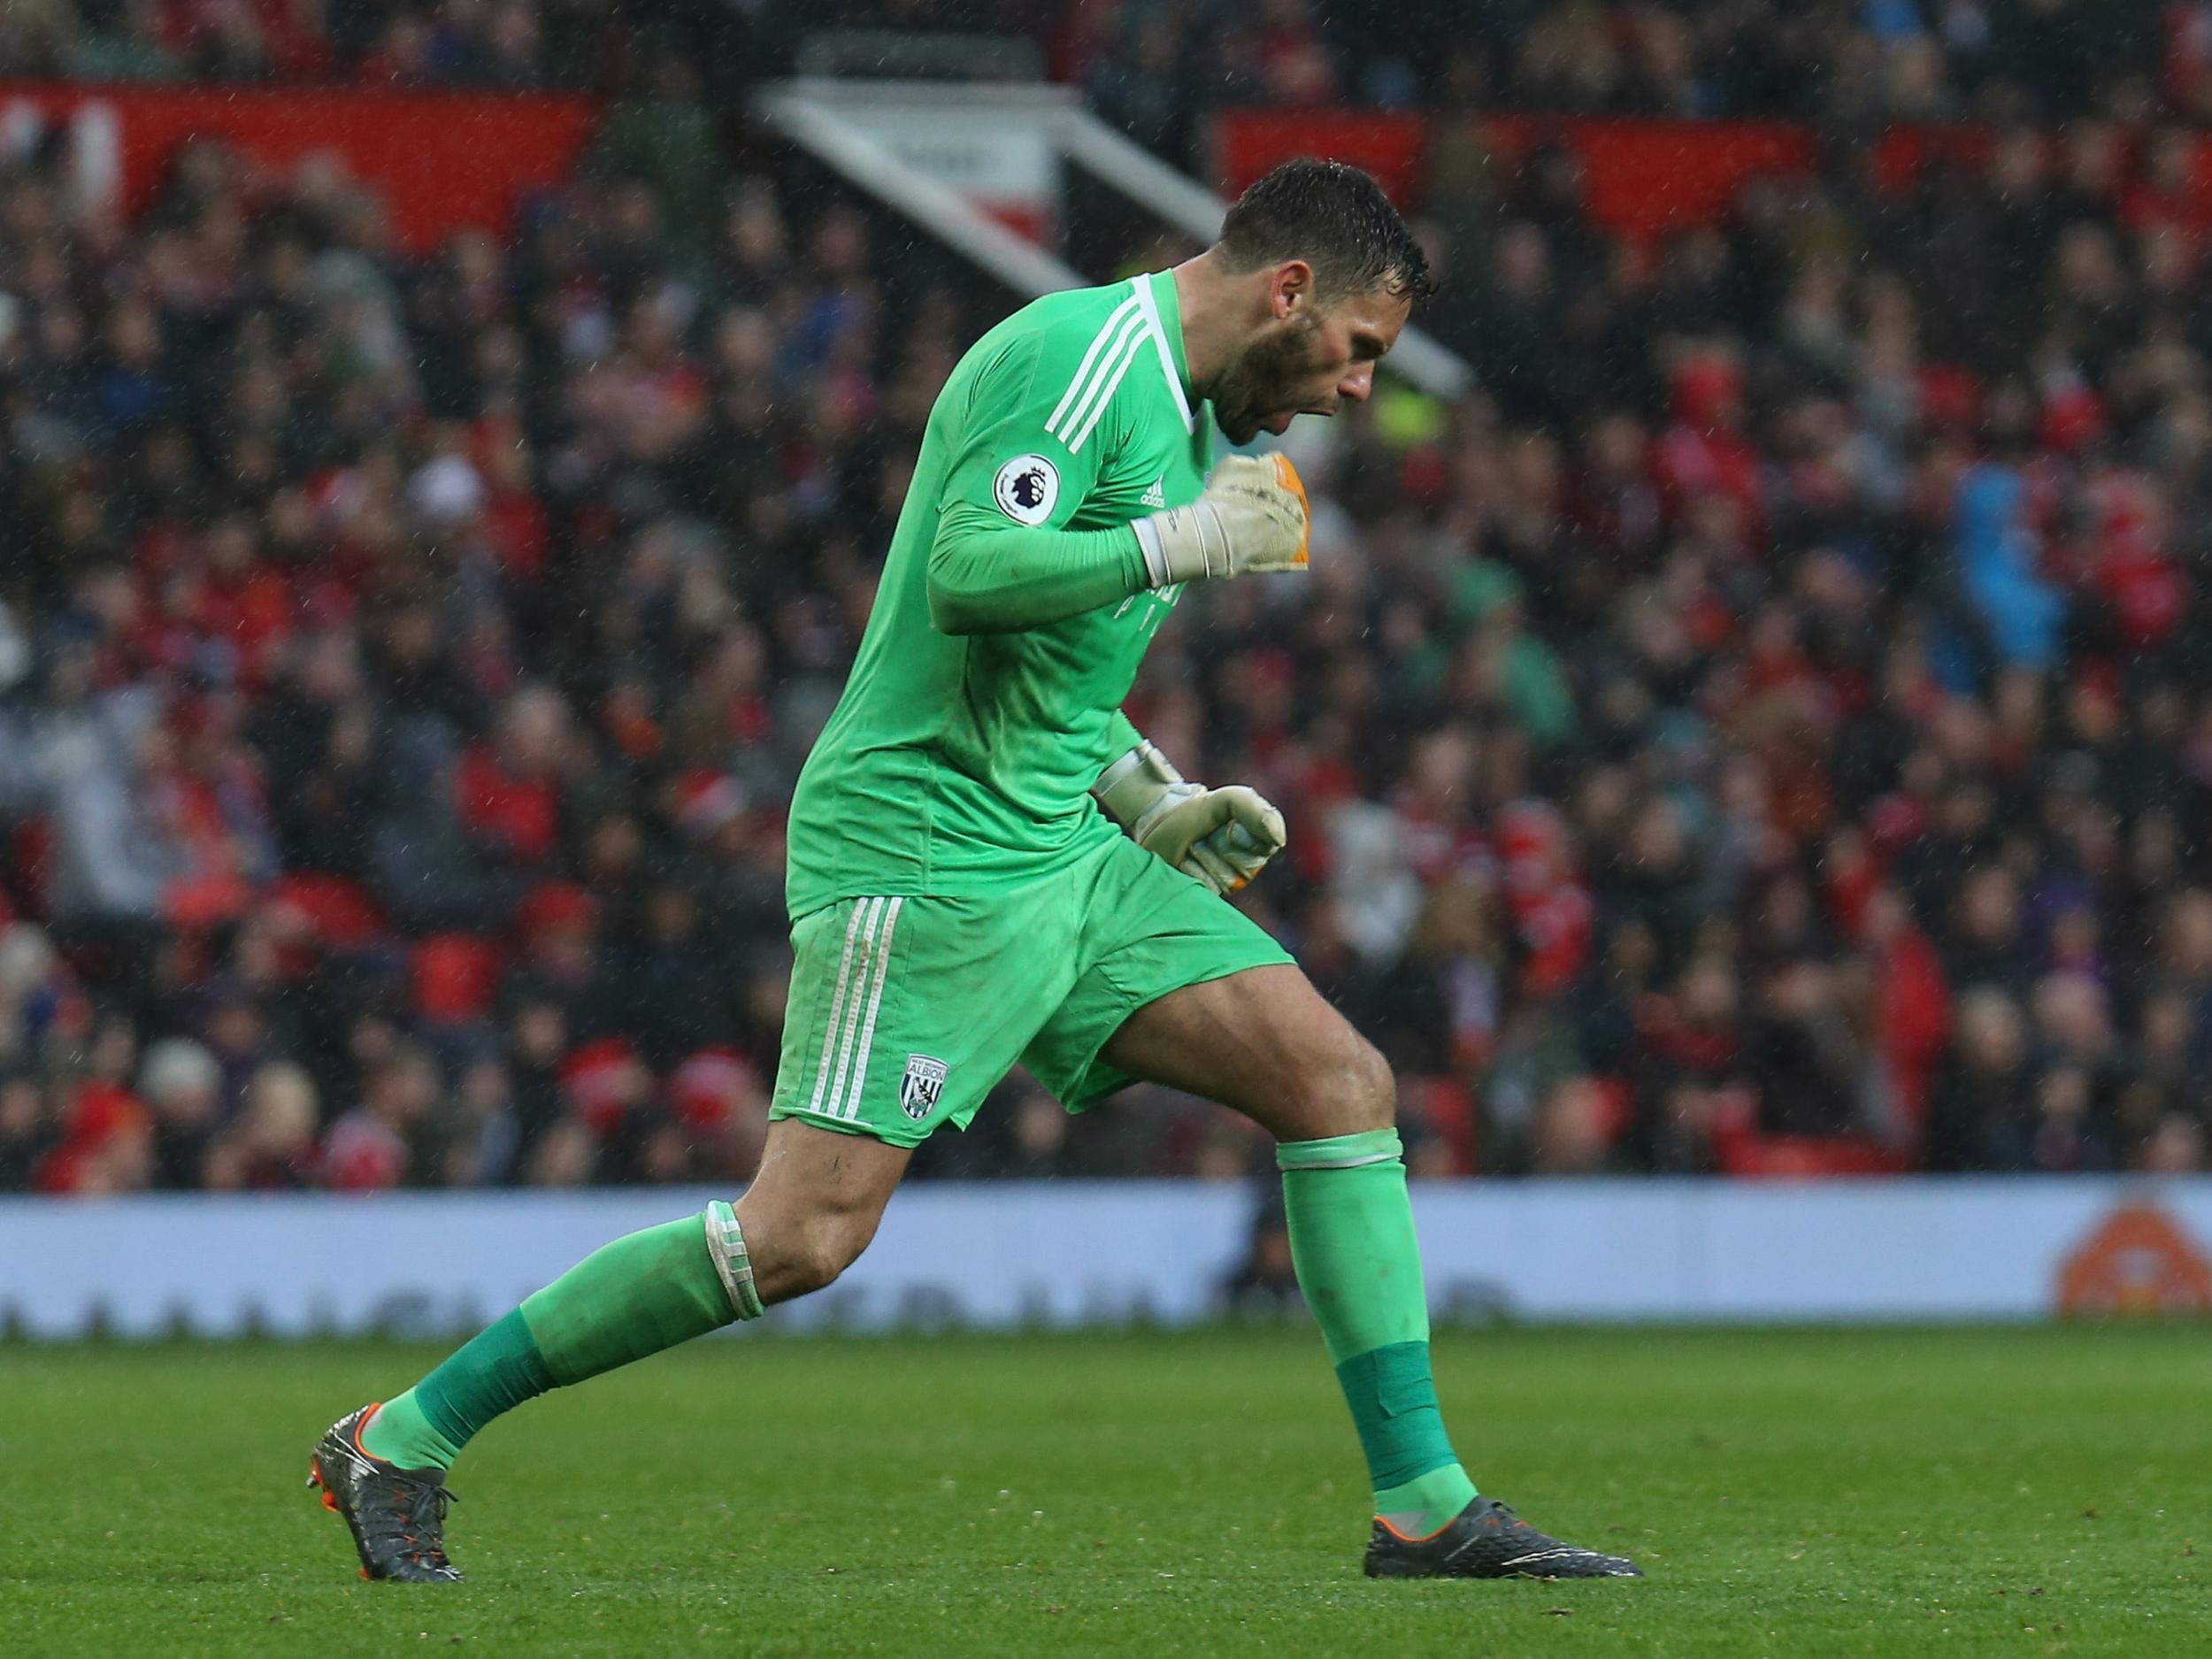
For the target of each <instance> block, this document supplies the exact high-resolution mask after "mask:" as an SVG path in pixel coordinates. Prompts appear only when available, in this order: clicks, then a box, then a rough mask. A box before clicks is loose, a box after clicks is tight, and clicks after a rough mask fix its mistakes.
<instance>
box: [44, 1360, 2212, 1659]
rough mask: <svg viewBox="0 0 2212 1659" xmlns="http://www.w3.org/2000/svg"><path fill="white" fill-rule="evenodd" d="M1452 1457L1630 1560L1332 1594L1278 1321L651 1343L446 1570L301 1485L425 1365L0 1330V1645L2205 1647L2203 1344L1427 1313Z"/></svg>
mask: <svg viewBox="0 0 2212 1659" xmlns="http://www.w3.org/2000/svg"><path fill="white" fill-rule="evenodd" d="M1437 1350H1438V1352H1437V1359H1438V1365H1437V1370H1438V1373H1439V1377H1440V1384H1441V1391H1442V1394H1443V1397H1444V1402H1445V1408H1446V1410H1447V1412H1448V1417H1449V1419H1450V1421H1451V1423H1452V1424H1453V1425H1454V1432H1455V1438H1456V1440H1457V1442H1458V1444H1459V1446H1460V1448H1461V1449H1462V1451H1463V1453H1464V1454H1465V1455H1466V1457H1467V1460H1468V1463H1469V1464H1470V1466H1471V1468H1472V1470H1473V1471H1474V1472H1475V1475H1476V1478H1477V1479H1478V1480H1479V1481H1481V1482H1482V1483H1483V1484H1484V1485H1485V1486H1486V1488H1487V1489H1492V1490H1494V1491H1496V1492H1497V1493H1498V1494H1500V1495H1501V1496H1503V1497H1505V1498H1507V1499H1509V1500H1510V1501H1512V1502H1516V1503H1517V1504H1518V1505H1519V1506H1520V1507H1521V1508H1522V1509H1523V1510H1524V1511H1525V1513H1527V1514H1528V1515H1530V1516H1531V1517H1532V1518H1533V1519H1535V1520H1536V1521H1537V1522H1538V1523H1539V1524H1540V1525H1544V1526H1547V1527H1548V1528H1551V1529H1552V1530H1555V1531H1557V1532H1563V1533H1564V1534H1565V1535H1566V1536H1568V1537H1570V1538H1572V1539H1576V1540H1584V1541H1587V1542H1589V1543H1592V1544H1595V1545H1601V1546H1602V1547H1604V1548H1609V1549H1619V1550H1624V1551H1626V1552H1628V1553H1630V1554H1632V1555H1636V1556H1637V1557H1639V1558H1640V1560H1641V1561H1642V1563H1643V1564H1644V1567H1645V1570H1646V1571H1647V1573H1648V1574H1649V1575H1650V1576H1649V1577H1648V1578H1647V1579H1645V1580H1643V1581H1641V1582H1635V1581H1630V1582H1614V1583H1598V1584H1586V1585H1547V1584H1517V1583H1507V1584H1397V1583H1383V1584H1372V1583H1370V1582H1368V1581H1367V1580H1365V1579H1363V1578H1361V1577H1360V1576H1359V1551H1360V1547H1361V1544H1362V1543H1363V1539H1364V1534H1365V1528H1366V1517H1367V1511H1366V1509H1365V1508H1364V1504H1365V1492H1364V1489H1363V1481H1362V1476H1361V1471H1360V1466H1359V1462H1358V1456H1357V1453H1356V1448H1355V1446H1354V1442H1353V1438H1352V1433H1351V1429H1350V1426H1349V1423H1348V1419H1347V1417H1346V1415H1345V1412H1344V1409H1343V1406H1342V1404H1341V1402H1340V1401H1339V1399H1338V1398H1337V1396H1336V1393H1335V1386H1334V1381H1333V1378H1332V1377H1331V1376H1330V1373H1329V1371H1328V1367H1327V1365H1326V1364H1325V1362H1324V1360H1323V1357H1322V1354H1321V1348H1320V1343H1319V1340H1318V1339H1317V1337H1316V1336H1315V1335H1314V1334H1313V1333H1311V1332H1310V1331H1301V1330H1285V1331H1240V1332H1212V1333H1198V1334H1193V1335H1147V1336H1137V1337H1080V1338H1078V1337H1021V1338H1015V1337H1005V1338H972V1337H956V1338H944V1339H933V1340H919V1339H916V1340H905V1339H902V1340H842V1341H840V1340H777V1339H775V1338H773V1337H768V1338H764V1339H762V1338H748V1339H745V1340H736V1341H715V1342H708V1343H702V1344H695V1345H694V1346H693V1347H692V1348H688V1349H686V1350H684V1351H683V1352H680V1353H679V1354H675V1355H672V1356H664V1357H663V1358H661V1359H658V1360H655V1361H652V1362H650V1363H647V1364H645V1365H642V1366H640V1367H637V1368H635V1369H634V1370H633V1371H628V1372H625V1373H622V1374H619V1375H618V1376H615V1377H611V1378H605V1379H600V1380H599V1381H598V1382H596V1383H594V1384H592V1385H590V1386H587V1387H584V1388H580V1389H576V1390H572V1391H565V1392H562V1393H558V1394H554V1395H552V1396H550V1397H549V1398H548V1399H546V1400H543V1401H541V1402H537V1403H536V1404H534V1405H533V1406H530V1407H528V1408H526V1409H525V1410H524V1411H522V1412H520V1413H518V1414H517V1415H515V1416H514V1417H510V1418H508V1419H506V1420H504V1421H503V1422H501V1423H499V1424H497V1425H495V1426H494V1427H493V1428H491V1429H490V1430H489V1431H488V1432H486V1433H485V1435H484V1436H483V1437H482V1439H481V1440H479V1441H478V1442H477V1443H476V1444H475V1445H474V1446H472V1448H470V1450H469V1453H468V1455H467V1456H466V1457H465V1458H464V1460H463V1461H462V1463H461V1465H460V1467H459V1468H458V1470H457V1471H456V1473H455V1476H454V1484H455V1486H457V1488H458V1490H459V1492H460V1494H461V1495H462V1498H463V1502H461V1503H460V1504H459V1505H458V1506H457V1508H456V1509H455V1511H454V1514H453V1517H452V1519H451V1522H450V1523H449V1537H450V1541H451V1545H452V1548H453V1551H454V1554H455V1555H456V1556H457V1559H458V1560H459V1562H460V1563H461V1565H462V1567H463V1568H464V1569H465V1571H467V1572H468V1574H469V1575H470V1581H469V1582H468V1583H467V1584H465V1585H463V1586H458V1587H456V1588H451V1589H443V1590H436V1589H434V1590H428V1591H423V1590H415V1589H410V1588H407V1587H403V1586H385V1585H366V1584H363V1583H362V1582H360V1581H359V1579H358V1578H356V1577H355V1567H354V1563H353V1556H352V1551H351V1549H350V1548H349V1545H348V1542H347V1540H346V1538H345V1536H344V1530H343V1528H342V1525H340V1524H339V1523H338V1522H337V1521H336V1519H335V1518H334V1517H330V1516H327V1515H326V1514H324V1513H323V1511H322V1510H321V1509H320V1508H319V1507H318V1506H317V1504H316V1503H315V1502H314V1500H313V1498H312V1497H311V1495H310V1494H308V1493H307V1492H306V1491H305V1489H304V1488H303V1486H302V1485H301V1481H302V1479H303V1477H304V1474H305V1471H306V1466H307V1449H308V1447H309V1445H310V1444H311V1441H312V1440H313V1439H314V1437H315V1435H316V1433H317V1432H319V1430H320V1429H321V1428H322V1427H323V1425H325V1424H326V1423H327V1422H328V1421H329V1420H330V1419H331V1418H332V1417H335V1416H337V1415H338V1414H339V1413H340V1412H341V1411H342V1410H344V1409H347V1408H349V1407H350V1406H352V1405H354V1404H356V1403H357V1402H359V1401H361V1400H363V1399H366V1398H369V1397H371V1396H373V1395H376V1394H389V1393H392V1392H396V1390H397V1389H398V1388H400V1387H401V1386H403V1385H404V1384H405V1383H407V1382H409V1381H411V1379H413V1377H414V1376H415V1375H416V1373H417V1372H418V1371H420V1370H421V1369H423V1367H424V1365H425V1364H426V1362H427V1361H429V1360H430V1359H431V1358H433V1357H434V1356H432V1355H430V1354H428V1353H426V1352H425V1351H423V1350H419V1349H409V1348H392V1347H383V1346H372V1345H349V1346H328V1347H313V1348H288V1347H264V1346H249V1347H241V1348H180V1347H162V1348H142V1349H129V1348H98V1347H95V1348H80V1349H71V1350H61V1351H54V1350H42V1349H37V1348H20V1347H15V1348H0V1654H5V1655H12V1656H15V1659H48V1656H50V1655H118V1654H158V1655H163V1656H164V1659H187V1656H188V1655H222V1656H223V1659H232V1656H233V1655H241V1656H247V1659H251V1656H253V1655H285V1659H299V1656H300V1655H316V1656H317V1659H323V1656H326V1655H355V1654H360V1655H370V1654H375V1655H391V1654H396V1653H408V1652H412V1653H429V1652H433V1651H450V1650H452V1649H453V1648H456V1647H457V1648H459V1649H460V1650H462V1651H463V1652H470V1651H473V1652H476V1653H480V1654H484V1655H530V1654H547V1655H555V1654H557V1655H572V1654H573V1655H585V1654H589V1655H647V1654H674V1653H679V1652H702V1653H714V1654H734V1655H808V1656H809V1659H812V1656H814V1655H859V1654H900V1655H903V1654H917V1655H930V1656H931V1659H969V1656H971V1655H1021V1656H1022V1659H1035V1655H1039V1654H1041V1653H1042V1654H1046V1655H1050V1656H1051V1659H1072V1656H1074V1655H1091V1654H1116V1655H1154V1656H1164V1655H1178V1656H1179V1655H1213V1654H1221V1655H1331V1659H1336V1656H1337V1655H1367V1654H1376V1655H1393V1656H1394V1659H1402V1656H1404V1655H1431V1654H1434V1655H1503V1654H1512V1655H1537V1656H1545V1655H1606V1656H1607V1659H1614V1656H1616V1655H1683V1656H1684V1659H1735V1656H1737V1655H1774V1656H1775V1659H1785V1656H1786V1659H1798V1656H1800V1655H1839V1656H1840V1655H1849V1656H1851V1659H1888V1656H1889V1655H1921V1654H1931V1655H2000V1654H2001V1655H2041V1654H2054V1655H2055V1654H2067V1655H2091V1654H2096V1655H2127V1656H2128V1659H2154V1656H2156V1655H2205V1654H2208V1653H2212V1333H2208V1332H2207V1331H2206V1330H2204V1329H2203V1328H2202V1327H2195V1328H2187V1327H2102V1328H2088V1327H2070V1328H2060V1329H2049V1330H2006V1331H1964V1332H1958V1331H1943V1332H1901V1331H1878V1332H1855V1333H1854V1332H1805V1333H1799V1332H1786V1333H1769V1332H1760V1333H1752V1332H1697V1333H1653V1332H1642V1331H1636V1332H1595V1331H1575V1332H1528V1331H1505V1332H1496V1333H1459V1334H1447V1335H1442V1336H1440V1339H1439V1340H1438V1343H1437Z"/></svg>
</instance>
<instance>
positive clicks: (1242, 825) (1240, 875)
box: [1091, 743, 1287, 894]
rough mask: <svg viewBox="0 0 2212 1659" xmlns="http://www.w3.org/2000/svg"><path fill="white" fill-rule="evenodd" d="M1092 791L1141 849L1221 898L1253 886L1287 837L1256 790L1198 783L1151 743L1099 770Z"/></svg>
mask: <svg viewBox="0 0 2212 1659" xmlns="http://www.w3.org/2000/svg"><path fill="white" fill-rule="evenodd" d="M1091 794H1092V795H1094V796H1095V797H1097V800H1098V803H1099V804H1100V805H1101V806H1102V807H1104V808H1105V809H1106V810H1107V811H1109V812H1110V813H1112V814H1113V816H1114V818H1115V819H1116V821H1117V822H1118V823H1120V824H1121V825H1122V826H1124V827H1125V828H1126V829H1127V830H1128V832H1129V833H1130V834H1131V836H1133V838H1134V839H1135V841H1136V842H1137V844H1138V845H1139V846H1140V847H1142V848H1143V849H1145V850H1146V851H1147V852H1149V853H1153V854H1156V855H1157V856H1159V857H1162V858H1164V859H1166V860H1167V862H1168V863H1170V864H1173V865H1174V866H1175V867H1176V868H1177V869H1178V870H1180V871H1181V872H1183V873H1184V874H1185V875H1187V876H1191V877H1194V878H1195V879H1198V880H1200V881H1202V882H1204V883H1205V884H1206V885H1207V886H1208V887H1211V888H1212V889H1213V890H1214V891H1215V892H1216V893H1219V894H1230V893H1234V892H1235V891H1237V889H1238V888H1240V887H1243V886H1244V885H1245V884H1246V883H1247V882H1248V881H1250V880H1251V879H1252V878H1253V877H1254V876H1256V875H1257V874H1259V872H1261V871H1262V870H1263V869H1265V868H1266V866H1267V861H1268V860H1269V859H1271V858H1272V857H1273V856H1275V855H1276V854H1277V853H1279V852H1280V851H1282V850H1283V847H1284V845H1285V843H1286V840H1287V837H1286V835H1285V833H1284V830H1283V815H1282V814H1281V813H1280V812H1278V811H1277V810H1275V809H1274V808H1273V807H1272V806H1271V805H1269V804H1268V803H1267V801H1266V800H1265V799H1264V798H1263V796H1262V795H1261V794H1260V792H1259V791H1258V790H1256V789H1250V788H1247V787H1245V786H1244V785H1242V784H1231V785H1230V786H1228V787H1226V788H1222V789H1209V788H1207V787H1206V786H1205V785H1203V784H1201V783H1192V782H1190V781H1188V780H1186V779H1185V778H1184V776H1183V774H1182V773H1180V772H1177V771H1176V770H1175V768H1174V767H1173V766H1171V765H1170V764H1168V760H1167V757H1166V756H1164V755H1163V754H1161V753H1160V751H1159V750H1158V749H1155V748H1153V747H1152V745H1151V744H1149V743H1139V744H1138V745H1137V746H1136V748H1134V749H1131V750H1130V751H1129V752H1128V753H1127V754H1126V755H1124V756H1123V757H1121V758H1120V759H1119V760H1118V761H1116V762H1115V763H1114V764H1112V765H1110V766H1109V767H1107V768H1106V770H1105V771H1104V772H1101V773H1100V774H1099V778H1098V781H1097V782H1096V783H1095V784H1093V785H1092V786H1091Z"/></svg>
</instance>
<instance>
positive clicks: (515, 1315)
mask: <svg viewBox="0 0 2212 1659" xmlns="http://www.w3.org/2000/svg"><path fill="white" fill-rule="evenodd" d="M551 1386H553V1379H552V1376H551V1374H550V1373H549V1372H548V1371H547V1370H546V1368H545V1356H544V1355H543V1354H541V1352H539V1350H538V1345H537V1343H536V1342H535V1341H534V1340H532V1338H531V1335H530V1327H529V1326H528V1325H526V1324H525V1323H523V1318H522V1311H521V1310H520V1309H516V1310H511V1311H510V1312H509V1313H507V1314H506V1315H505V1316H504V1317H502V1318H500V1319H499V1320H498V1321H497V1322H496V1323H495V1324H492V1325H487V1326H486V1327H485V1328H484V1329H483V1330H481V1331H480V1332H478V1333H476V1334H475V1335H474V1336H472V1337H471V1338H470V1339H469V1340H467V1341H466V1342H464V1343H463V1344H462V1345H461V1346H460V1347H459V1348H456V1349H455V1350H454V1351H453V1352H452V1353H451V1354H449V1355H448V1356H446V1358H445V1361H444V1363H442V1364H441V1365H439V1367H438V1368H437V1370H435V1371H432V1372H431V1373H430V1374H429V1375H428V1376H427V1377H426V1378H424V1379H422V1380H421V1381H420V1382H419V1383H417V1384H416V1385H415V1386H413V1387H412V1388H410V1389H409V1390H408V1391H407V1392H406V1393H405V1394H401V1395H399V1396H398V1397H397V1398H396V1399H392V1400H388V1401H386V1402H384V1403H383V1404H382V1405H380V1406H379V1407H378V1408H377V1409H376V1415H375V1416H374V1417H371V1418H370V1419H369V1421H368V1426H367V1427H365V1428H364V1429H363V1430H362V1431H361V1448H362V1450H364V1451H365V1452H367V1453H368V1454H369V1455H371V1456H372V1457H382V1458H388V1459H389V1460H390V1461H391V1462H393V1463H397V1464H398V1465H399V1466H400V1467H401V1468H402V1469H450V1468H451V1467H452V1466H453V1460H454V1459H455V1458H456V1457H458V1456H459V1455H461V1448H462V1447H464V1446H465V1445H467V1444H468V1441H469V1437H470V1436H472V1434H474V1433H475V1432H476V1431H477V1430H479V1429H480V1428H482V1427H483V1426H484V1425H486V1424H487V1423H488V1422H490V1421H491V1420H492V1419H493V1418H494V1417H497V1416H498V1415H499V1414H500V1413H501V1412H503V1411H509V1410H512V1409H514V1408H515V1407H517V1406H518V1405H520V1404H521V1403H522V1402H524V1401H526V1400H534V1399H535V1398H536V1397H537V1396H538V1395H540V1394H543V1393H544V1392H545V1391H546V1390H547V1389H549V1388H550V1387H551Z"/></svg>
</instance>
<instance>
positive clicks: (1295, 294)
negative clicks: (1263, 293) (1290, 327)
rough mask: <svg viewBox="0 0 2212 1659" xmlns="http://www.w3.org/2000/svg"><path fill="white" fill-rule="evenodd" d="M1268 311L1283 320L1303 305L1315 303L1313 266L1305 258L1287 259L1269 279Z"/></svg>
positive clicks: (1279, 320) (1276, 268)
mask: <svg viewBox="0 0 2212 1659" xmlns="http://www.w3.org/2000/svg"><path fill="white" fill-rule="evenodd" d="M1267 297H1268V312H1269V314H1270V315H1271V316H1272V317H1273V318H1274V319H1275V320H1276V321H1277V322H1281V321H1283V320H1284V319H1286V318H1288V317H1289V316H1290V315H1291V314H1292V313H1293V312H1294V311H1298V310H1299V309H1300V308H1302V307H1305V308H1310V307H1311V306H1312V304H1313V267H1312V266H1311V265H1308V264H1307V263H1306V262H1305V261H1304V260H1303V259H1286V260H1284V261H1283V263H1282V264H1280V265H1277V266H1276V267H1275V274H1274V275H1273V276H1272V277H1271V278H1270V279H1269V281H1268V293H1267Z"/></svg>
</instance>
